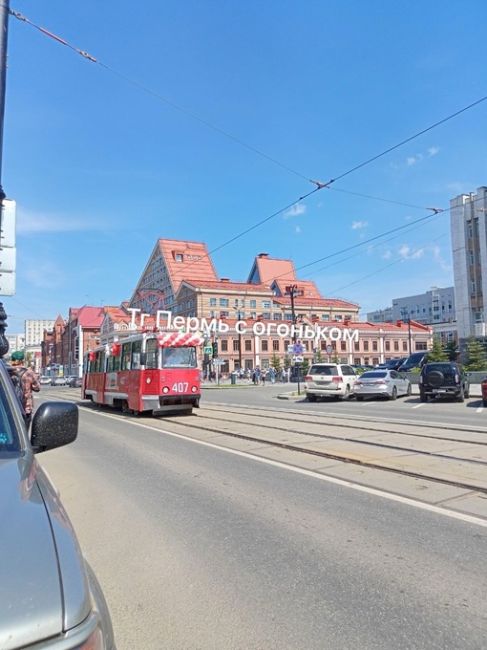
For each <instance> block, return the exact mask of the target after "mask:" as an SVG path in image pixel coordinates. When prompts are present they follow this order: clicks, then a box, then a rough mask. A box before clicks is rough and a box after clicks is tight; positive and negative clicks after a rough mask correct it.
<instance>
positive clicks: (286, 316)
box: [284, 312, 293, 320]
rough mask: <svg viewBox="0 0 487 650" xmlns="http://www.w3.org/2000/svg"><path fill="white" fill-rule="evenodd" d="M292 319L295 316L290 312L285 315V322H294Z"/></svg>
mask: <svg viewBox="0 0 487 650" xmlns="http://www.w3.org/2000/svg"><path fill="white" fill-rule="evenodd" d="M292 319H293V315H292V314H290V313H289V312H287V313H285V314H284V320H292Z"/></svg>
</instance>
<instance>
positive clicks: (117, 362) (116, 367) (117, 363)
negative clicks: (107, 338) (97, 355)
mask: <svg viewBox="0 0 487 650" xmlns="http://www.w3.org/2000/svg"><path fill="white" fill-rule="evenodd" d="M121 360H122V355H121V354H120V352H119V353H118V354H117V355H115V356H114V357H113V372H117V371H118V370H120V362H121Z"/></svg>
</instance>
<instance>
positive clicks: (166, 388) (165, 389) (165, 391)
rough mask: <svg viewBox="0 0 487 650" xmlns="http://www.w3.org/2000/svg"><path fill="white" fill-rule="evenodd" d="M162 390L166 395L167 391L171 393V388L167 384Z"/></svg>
mask: <svg viewBox="0 0 487 650" xmlns="http://www.w3.org/2000/svg"><path fill="white" fill-rule="evenodd" d="M162 392H163V393H164V394H165V395H167V393H169V388H168V387H167V386H164V388H163V389H162Z"/></svg>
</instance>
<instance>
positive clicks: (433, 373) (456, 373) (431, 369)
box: [419, 361, 470, 402]
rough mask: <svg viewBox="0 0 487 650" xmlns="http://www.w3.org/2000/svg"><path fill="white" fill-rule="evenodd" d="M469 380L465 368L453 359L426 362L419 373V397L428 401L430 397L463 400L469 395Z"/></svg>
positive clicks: (423, 400)
mask: <svg viewBox="0 0 487 650" xmlns="http://www.w3.org/2000/svg"><path fill="white" fill-rule="evenodd" d="M469 390H470V386H469V381H468V377H467V375H466V373H465V371H464V370H463V368H462V367H461V366H460V365H459V364H458V363H454V362H453V361H434V362H431V363H426V364H425V365H424V366H423V367H422V368H421V374H420V375H419V398H420V400H421V401H422V402H427V401H428V397H454V398H455V399H456V401H457V402H463V400H464V399H465V397H468V396H469Z"/></svg>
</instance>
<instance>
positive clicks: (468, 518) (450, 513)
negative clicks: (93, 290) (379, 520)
mask: <svg viewBox="0 0 487 650" xmlns="http://www.w3.org/2000/svg"><path fill="white" fill-rule="evenodd" d="M420 406H422V404H420ZM89 412H91V413H94V415H100V416H102V417H105V418H110V419H113V420H117V421H118V422H123V421H124V420H123V419H122V418H121V417H120V416H116V415H111V414H110V413H100V412H94V411H89ZM130 424H132V425H134V426H137V427H141V428H142V429H149V430H150V431H155V432H157V433H164V434H166V435H168V436H172V437H173V438H179V439H182V440H186V441H188V442H193V443H195V444H197V445H202V446H203V447H210V448H212V449H218V450H219V451H224V452H226V453H227V454H233V455H234V456H241V457H243V458H248V459H249V460H255V461H257V462H259V463H264V464H265V465H271V466H273V467H278V468H280V469H287V470H288V471H290V472H295V473H296V474H302V475H304V476H309V477H310V478H316V479H318V480H320V481H326V482H327V483H333V484H335V485H340V486H341V487H348V488H351V489H352V490H357V492H365V493H366V494H372V495H373V496H378V497H382V498H384V499H389V501H397V502H398V503H402V504H404V505H408V506H412V507H414V508H419V509H420V510H427V511H428V512H433V513H434V514H437V515H442V516H444V517H450V518H452V519H458V520H460V521H464V522H466V523H469V524H475V525H476V526H482V527H483V528H487V519H481V518H480V517H475V516H474V515H467V514H464V513H462V512H455V511H454V510H448V509H447V508H441V507H440V506H435V505H433V504H430V503H425V502H424V501H416V500H415V499H411V498H410V497H403V496H400V495H398V494H393V493H392V492H386V491H384V490H379V489H377V488H372V487H367V486H366V485H359V484H357V483H353V482H352V481H346V480H344V479H340V478H335V477H334V476H326V474H320V473H318V472H314V471H313V470H309V469H304V468H302V467H296V466H295V465H289V464H287V463H281V462H279V461H278V460H271V459H270V458H263V457H262V456H255V455H254V454H251V453H249V452H246V451H240V450H238V449H231V448H230V447H220V445H217V444H215V443H214V442H207V441H206V440H197V439H196V438H190V437H188V436H185V435H183V434H181V433H174V432H173V431H167V430H165V429H160V428H159V427H153V426H150V425H149V424H143V423H142V422H134V421H133V420H130ZM425 480H427V479H425Z"/></svg>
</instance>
